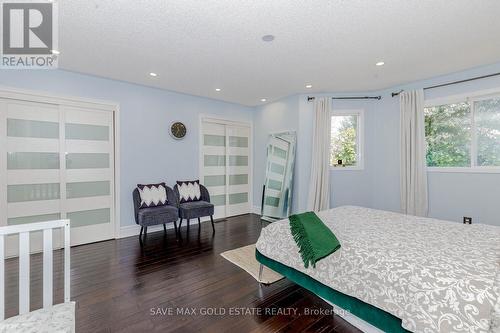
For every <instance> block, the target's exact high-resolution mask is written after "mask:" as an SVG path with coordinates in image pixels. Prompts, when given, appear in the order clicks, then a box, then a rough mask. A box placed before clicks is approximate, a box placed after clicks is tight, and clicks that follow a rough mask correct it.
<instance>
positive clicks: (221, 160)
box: [204, 155, 226, 166]
mask: <svg viewBox="0 0 500 333" xmlns="http://www.w3.org/2000/svg"><path fill="white" fill-rule="evenodd" d="M204 162H205V163H204V164H205V166H225V165H226V156H224V155H205V156H204Z"/></svg>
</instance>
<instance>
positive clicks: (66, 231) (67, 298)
mask: <svg viewBox="0 0 500 333" xmlns="http://www.w3.org/2000/svg"><path fill="white" fill-rule="evenodd" d="M70 246H71V242H70V227H69V220H65V223H64V302H69V301H70V294H71V290H70V288H71V284H70V274H71V272H70V267H71V266H70V260H71V258H70V252H69V248H70Z"/></svg>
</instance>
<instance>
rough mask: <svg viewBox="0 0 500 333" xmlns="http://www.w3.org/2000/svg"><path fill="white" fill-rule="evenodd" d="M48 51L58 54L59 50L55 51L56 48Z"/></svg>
mask: <svg viewBox="0 0 500 333" xmlns="http://www.w3.org/2000/svg"><path fill="white" fill-rule="evenodd" d="M50 52H52V54H60V53H61V52H59V51H57V50H50Z"/></svg>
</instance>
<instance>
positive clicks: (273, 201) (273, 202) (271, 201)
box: [264, 197, 280, 207]
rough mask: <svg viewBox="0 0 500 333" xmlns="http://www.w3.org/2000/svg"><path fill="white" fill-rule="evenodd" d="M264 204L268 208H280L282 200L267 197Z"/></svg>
mask: <svg viewBox="0 0 500 333" xmlns="http://www.w3.org/2000/svg"><path fill="white" fill-rule="evenodd" d="M264 204H265V205H267V206H273V207H278V206H279V205H280V199H279V198H275V197H266V200H265V201H264Z"/></svg>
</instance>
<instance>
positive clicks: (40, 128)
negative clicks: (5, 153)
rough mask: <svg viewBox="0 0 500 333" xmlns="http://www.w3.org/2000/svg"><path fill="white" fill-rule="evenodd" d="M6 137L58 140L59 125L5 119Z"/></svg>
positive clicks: (46, 122) (48, 122) (49, 122)
mask: <svg viewBox="0 0 500 333" xmlns="http://www.w3.org/2000/svg"><path fill="white" fill-rule="evenodd" d="M7 136H14V137H25V138H45V139H58V138H59V124H58V123H54V122H51V121H37V120H24V119H7Z"/></svg>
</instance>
